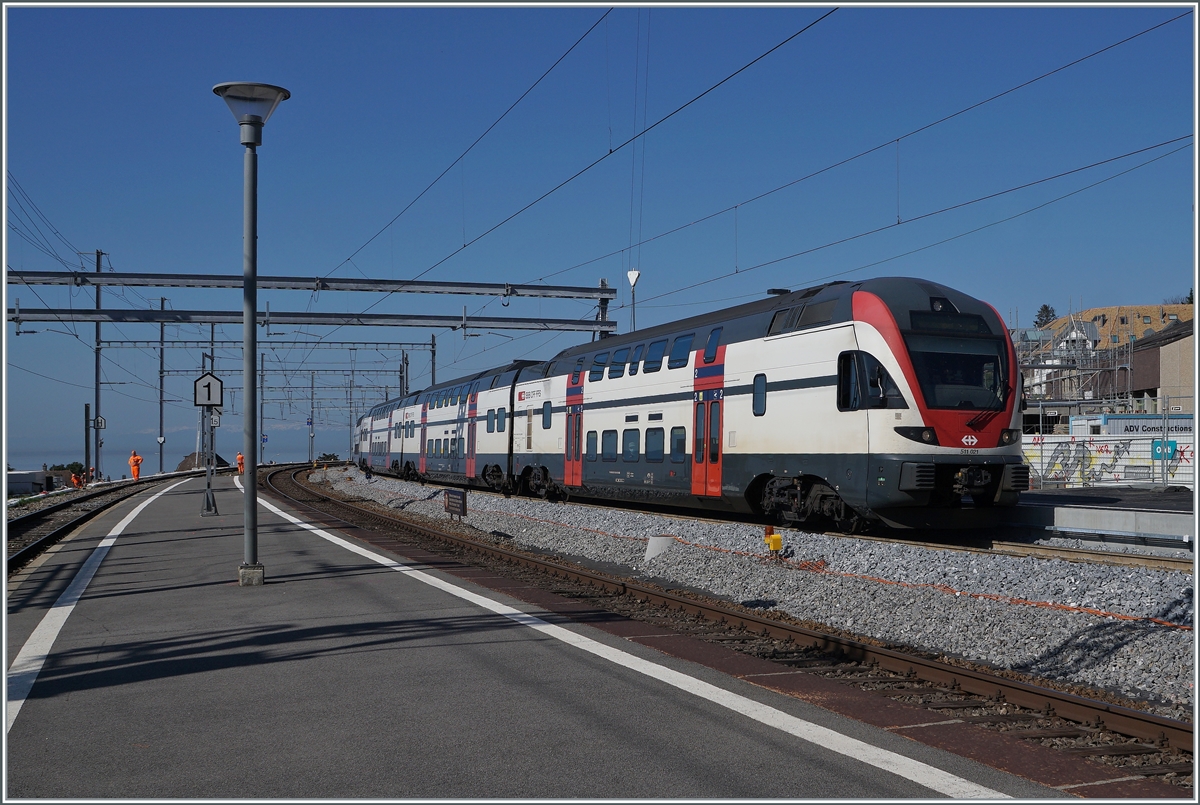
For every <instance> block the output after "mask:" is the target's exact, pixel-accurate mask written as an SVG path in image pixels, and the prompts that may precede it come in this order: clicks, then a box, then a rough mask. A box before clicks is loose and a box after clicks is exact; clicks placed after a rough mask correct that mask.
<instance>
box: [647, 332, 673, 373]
mask: <svg viewBox="0 0 1200 805" xmlns="http://www.w3.org/2000/svg"><path fill="white" fill-rule="evenodd" d="M666 351H667V339H665V338H664V339H663V340H662V341H653V342H651V344H650V346H649V347H647V348H646V362H645V363H644V364H643V365H642V371H643V372H657V371H658V370H659V369H661V368H662V359H663V355H664V354H665V353H666Z"/></svg>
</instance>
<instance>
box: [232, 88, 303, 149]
mask: <svg viewBox="0 0 1200 805" xmlns="http://www.w3.org/2000/svg"><path fill="white" fill-rule="evenodd" d="M213 93H214V94H216V95H219V96H220V97H221V98H222V99H224V101H225V103H226V104H227V105H228V106H229V111H231V112H233V117H234V119H236V120H237V122H238V126H239V127H240V128H241V132H242V145H262V127H263V126H264V125H266V122H267V119H268V118H269V117H270V116H271V115H272V114H273V113H274V112H275V109H276V107H278V106H279V104H280V103H282V102H283V101H286V100H287V99H288V98H290V97H292V93H290V92H288V91H287V90H286V89H284V88H283V87H277V86H275V85H274V84H254V83H250V82H247V81H226V82H225V83H224V84H217V85H216V86H215V87H213Z"/></svg>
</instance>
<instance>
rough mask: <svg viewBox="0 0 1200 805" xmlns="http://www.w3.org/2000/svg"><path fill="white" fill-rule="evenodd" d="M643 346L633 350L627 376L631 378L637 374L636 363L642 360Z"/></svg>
mask: <svg viewBox="0 0 1200 805" xmlns="http://www.w3.org/2000/svg"><path fill="white" fill-rule="evenodd" d="M645 346H646V345H645V344H638V345H637V346H636V347H634V348H633V357H632V358H630V359H629V376H630V377H633V376H634V375H636V374H637V373H638V361H640V360H641V359H642V350H643V349H645Z"/></svg>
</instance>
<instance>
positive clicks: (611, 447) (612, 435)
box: [600, 430, 617, 461]
mask: <svg viewBox="0 0 1200 805" xmlns="http://www.w3.org/2000/svg"><path fill="white" fill-rule="evenodd" d="M600 458H601V459H602V460H604V461H616V460H617V432H616V431H615V430H606V431H604V433H602V434H600Z"/></svg>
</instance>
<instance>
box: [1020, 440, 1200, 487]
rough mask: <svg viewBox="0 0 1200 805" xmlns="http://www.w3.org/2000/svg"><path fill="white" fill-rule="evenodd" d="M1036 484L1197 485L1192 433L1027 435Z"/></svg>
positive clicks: (1031, 475) (1026, 451)
mask: <svg viewBox="0 0 1200 805" xmlns="http://www.w3.org/2000/svg"><path fill="white" fill-rule="evenodd" d="M1022 452H1023V453H1024V455H1025V463H1027V464H1028V465H1029V487H1030V489H1044V488H1053V487H1068V488H1070V487H1082V486H1129V485H1131V484H1133V485H1137V486H1160V487H1166V486H1185V487H1188V488H1189V489H1195V488H1196V485H1195V478H1196V473H1195V466H1196V445H1195V436H1194V435H1193V434H1192V433H1187V434H1182V433H1181V434H1178V435H1169V436H1167V437H1166V438H1165V439H1164V438H1162V436H1161V435H1155V436H1111V435H1100V436H1090V435H1088V436H1085V435H1076V436H1071V435H1047V436H1039V435H1026V436H1025V437H1024V440H1023V442H1022Z"/></svg>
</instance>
